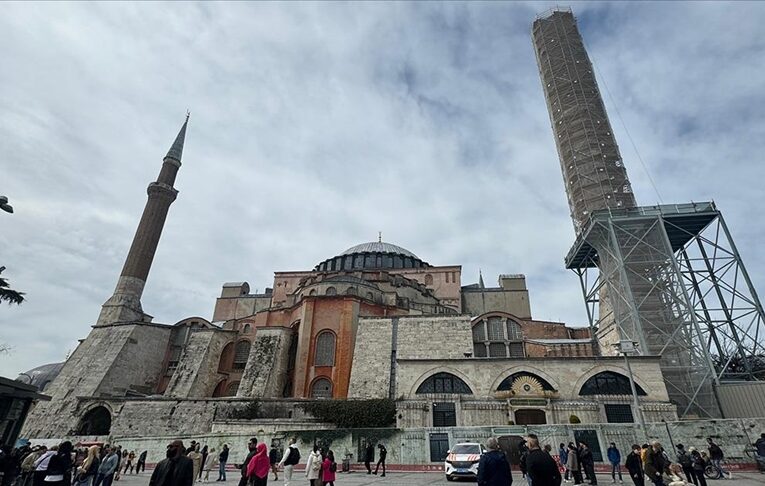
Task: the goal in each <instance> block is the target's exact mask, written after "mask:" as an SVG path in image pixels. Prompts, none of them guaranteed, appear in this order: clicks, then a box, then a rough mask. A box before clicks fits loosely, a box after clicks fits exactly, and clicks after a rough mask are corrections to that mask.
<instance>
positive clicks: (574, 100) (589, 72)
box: [533, 10, 635, 234]
mask: <svg viewBox="0 0 765 486" xmlns="http://www.w3.org/2000/svg"><path fill="white" fill-rule="evenodd" d="M533 38H534V47H535V52H536V55H537V64H538V65H539V74H540V76H541V77H542V88H543V89H544V93H545V99H546V100H547V109H548V112H549V114H550V122H551V124H552V129H553V133H554V134H555V145H556V147H557V148H558V156H559V158H560V165H561V170H562V171H563V180H564V181H565V184H566V194H567V195H568V204H569V207H570V209H571V218H572V219H573V221H574V227H575V229H576V232H577V234H578V233H579V232H580V231H581V229H582V226H583V225H584V223H585V222H586V221H587V218H588V217H589V215H590V214H592V211H594V210H598V209H605V208H631V207H634V206H635V197H634V195H633V194H632V188H631V187H630V181H629V179H628V178H627V170H626V169H625V167H624V164H623V163H622V156H621V154H620V153H619V147H618V145H617V144H616V139H615V138H614V132H613V130H612V129H611V123H610V122H609V121H608V115H607V114H606V108H605V106H604V105H603V99H602V98H601V96H600V90H599V89H598V83H597V81H596V80H595V73H594V72H593V69H592V63H591V62H590V58H589V57H588V56H587V51H586V50H585V48H584V43H583V41H582V36H581V35H579V31H578V30H577V27H576V19H574V15H573V14H572V13H571V11H566V10H555V11H552V12H550V13H549V15H548V16H546V17H542V18H538V19H537V20H536V22H534V26H533Z"/></svg>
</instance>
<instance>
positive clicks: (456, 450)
mask: <svg viewBox="0 0 765 486" xmlns="http://www.w3.org/2000/svg"><path fill="white" fill-rule="evenodd" d="M485 452H486V449H484V447H483V445H482V444H479V443H477V442H462V443H460V444H455V445H454V447H452V448H451V449H449V452H448V453H447V455H446V461H445V462H444V473H446V480H447V481H454V480H455V479H456V478H478V461H480V460H481V456H482V455H483V454H484V453H485Z"/></svg>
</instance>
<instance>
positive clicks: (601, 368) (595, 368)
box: [573, 365, 652, 396]
mask: <svg viewBox="0 0 765 486" xmlns="http://www.w3.org/2000/svg"><path fill="white" fill-rule="evenodd" d="M605 371H608V372H612V373H616V374H618V375H622V376H624V377H625V378H626V377H627V376H628V374H629V373H628V371H627V370H626V369H624V368H620V367H618V366H604V365H598V366H593V367H592V368H590V369H589V370H587V371H585V372H584V373H582V375H581V376H580V377H579V380H577V382H576V384H575V385H574V386H573V394H574V396H579V392H580V391H581V390H582V386H584V384H585V383H586V382H587V381H588V380H589V379H590V378H592V377H594V376H595V375H598V374H599V373H602V372H605ZM632 378H633V380H634V381H635V386H636V387H640V388H641V389H642V390H643V392H644V393H646V396H647V395H651V394H652V393H649V392H650V391H651V387H649V386H647V384H646V383H645V382H644V381H643V380H642V378H640V377H639V376H637V375H635V374H633V375H632ZM627 383H629V379H628V380H627ZM646 390H648V391H646ZM631 394H632V392H631V391H630V393H628V395H631Z"/></svg>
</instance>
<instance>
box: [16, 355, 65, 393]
mask: <svg viewBox="0 0 765 486" xmlns="http://www.w3.org/2000/svg"><path fill="white" fill-rule="evenodd" d="M63 367H64V363H63V362H62V363H49V364H45V365H42V366H38V367H37V368H32V369H31V370H29V371H27V372H25V373H19V376H18V378H16V381H20V382H21V383H25V384H27V385H34V386H36V387H37V389H38V390H39V391H43V390H45V387H46V386H48V384H49V383H50V382H51V381H53V380H54V379H55V378H56V377H57V376H58V373H59V372H60V371H61V368H63Z"/></svg>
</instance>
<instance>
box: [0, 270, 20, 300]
mask: <svg viewBox="0 0 765 486" xmlns="http://www.w3.org/2000/svg"><path fill="white" fill-rule="evenodd" d="M4 270H5V267H0V274H1V273H3V271H4ZM0 302H8V304H16V305H18V304H21V303H22V302H24V293H23V292H18V291H16V290H13V289H12V288H11V286H10V284H9V283H8V280H7V279H5V278H3V277H2V276H0Z"/></svg>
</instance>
